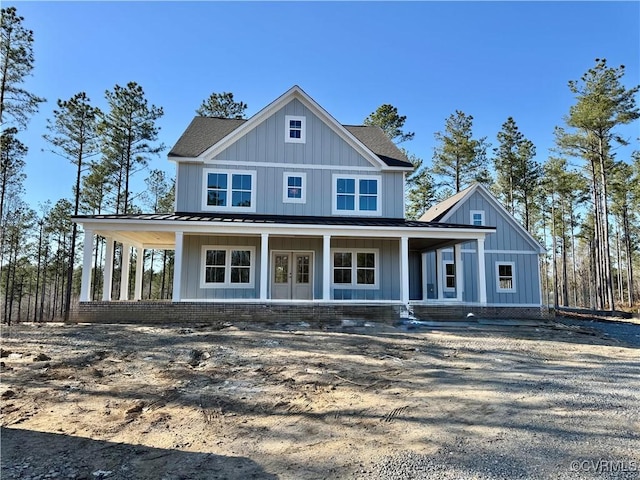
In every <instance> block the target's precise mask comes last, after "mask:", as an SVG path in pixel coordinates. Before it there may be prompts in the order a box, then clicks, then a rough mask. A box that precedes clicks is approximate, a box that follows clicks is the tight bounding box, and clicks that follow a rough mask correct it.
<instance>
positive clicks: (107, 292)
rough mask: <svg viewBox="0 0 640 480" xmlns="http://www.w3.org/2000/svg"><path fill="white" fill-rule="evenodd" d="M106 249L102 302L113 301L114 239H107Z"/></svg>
mask: <svg viewBox="0 0 640 480" xmlns="http://www.w3.org/2000/svg"><path fill="white" fill-rule="evenodd" d="M104 241H105V245H106V248H105V249H104V275H103V278H104V281H103V282H102V300H103V301H105V302H109V301H111V290H112V288H113V238H112V237H105V239H104Z"/></svg>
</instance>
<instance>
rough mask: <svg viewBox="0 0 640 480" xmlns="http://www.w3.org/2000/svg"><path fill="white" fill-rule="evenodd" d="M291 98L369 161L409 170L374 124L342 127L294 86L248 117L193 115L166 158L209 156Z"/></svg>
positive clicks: (400, 152) (400, 153) (399, 152)
mask: <svg viewBox="0 0 640 480" xmlns="http://www.w3.org/2000/svg"><path fill="white" fill-rule="evenodd" d="M294 98H296V99H298V100H299V101H301V102H302V103H303V104H304V105H305V106H306V107H307V108H309V110H311V111H312V112H313V113H314V114H315V115H316V116H318V117H319V118H320V119H321V120H323V121H324V123H325V124H326V125H328V126H329V128H331V129H332V130H333V131H334V132H335V133H337V134H338V135H339V136H340V137H342V138H343V140H345V141H346V142H347V143H348V144H350V145H351V146H352V147H353V148H354V149H356V150H357V151H358V153H360V154H361V155H363V156H364V157H365V158H368V159H369V160H370V161H371V162H372V163H374V164H377V165H379V166H380V167H382V168H385V167H386V168H389V167H390V168H401V169H407V170H408V169H413V165H412V164H411V162H409V160H408V159H407V157H406V155H405V154H404V153H403V152H402V151H401V150H400V149H399V148H398V147H397V146H396V145H395V144H394V143H393V142H392V141H391V140H390V139H389V138H388V137H387V136H386V135H385V134H384V132H383V131H382V129H381V128H380V127H376V126H366V125H362V126H345V125H341V124H340V123H338V122H337V121H336V120H335V119H334V118H333V117H332V116H331V115H330V114H329V113H328V112H327V111H326V110H324V109H323V108H322V107H321V106H320V105H318V104H317V103H316V102H315V101H314V100H313V99H312V98H311V97H309V96H308V95H307V94H306V93H305V92H303V91H302V89H301V88H300V87H298V86H297V85H296V86H294V87H292V88H291V89H289V90H288V91H287V92H286V93H284V94H283V95H281V96H280V97H278V98H277V99H276V100H275V101H273V102H272V103H270V104H269V105H267V106H266V107H265V108H263V109H262V110H260V111H259V112H258V113H256V114H255V115H254V116H253V117H251V118H250V119H248V120H245V119H227V118H218V117H195V118H194V119H193V120H192V121H191V123H190V124H189V126H188V127H187V129H186V130H185V132H184V133H183V134H182V135H181V136H180V138H179V139H178V141H177V142H176V144H175V145H174V146H173V148H172V149H171V151H170V152H169V155H168V156H169V158H195V157H199V156H204V155H210V156H213V155H215V154H217V153H219V152H221V151H222V150H224V149H225V148H227V147H228V146H229V145H230V144H232V143H233V142H235V141H236V140H237V139H238V138H240V137H241V136H242V135H244V134H246V133H247V132H249V131H250V130H251V129H253V128H255V127H256V126H257V125H259V124H260V123H262V122H263V121H264V120H266V119H267V118H268V117H269V116H270V115H271V114H273V113H275V112H276V111H277V110H278V109H280V108H282V107H283V106H284V105H286V104H287V103H288V102H290V101H291V100H293V99H294Z"/></svg>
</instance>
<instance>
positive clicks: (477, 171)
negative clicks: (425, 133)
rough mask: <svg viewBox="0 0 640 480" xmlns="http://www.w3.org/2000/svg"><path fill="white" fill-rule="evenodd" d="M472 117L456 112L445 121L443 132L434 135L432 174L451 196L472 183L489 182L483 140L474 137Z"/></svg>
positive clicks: (486, 145)
mask: <svg viewBox="0 0 640 480" xmlns="http://www.w3.org/2000/svg"><path fill="white" fill-rule="evenodd" d="M472 129H473V117H472V116H471V115H466V114H465V113H464V112H461V111H460V110H456V112H455V114H452V115H450V116H449V118H447V120H446V122H445V131H444V133H443V132H437V133H436V134H435V138H436V141H437V142H438V146H436V148H435V151H434V154H433V169H432V172H433V174H434V175H436V176H437V177H439V178H440V182H439V183H438V186H439V187H443V186H444V187H448V188H450V189H451V190H453V191H454V193H457V192H459V191H460V190H463V189H464V188H466V187H467V186H469V185H470V184H471V183H473V182H480V183H484V184H487V183H489V182H490V181H491V177H490V175H489V171H488V168H487V164H488V161H487V147H488V144H487V143H486V138H480V139H474V138H473V132H472Z"/></svg>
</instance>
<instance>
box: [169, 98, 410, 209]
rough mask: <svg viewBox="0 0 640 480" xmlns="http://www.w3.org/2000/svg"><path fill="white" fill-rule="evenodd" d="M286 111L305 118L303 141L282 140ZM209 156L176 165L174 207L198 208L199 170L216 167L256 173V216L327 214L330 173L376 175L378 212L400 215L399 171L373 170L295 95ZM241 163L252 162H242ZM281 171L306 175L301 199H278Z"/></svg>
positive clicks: (201, 191)
mask: <svg viewBox="0 0 640 480" xmlns="http://www.w3.org/2000/svg"><path fill="white" fill-rule="evenodd" d="M286 115H301V116H305V118H306V142H305V143H286V142H285V141H284V139H285V116H286ZM209 160H212V162H207V163H204V164H202V163H199V162H179V163H178V165H177V169H178V172H177V176H176V178H177V190H176V195H177V198H176V211H178V212H202V211H203V208H202V201H203V197H204V195H205V191H204V183H203V170H204V169H211V168H212V169H218V168H219V169H221V170H225V169H226V170H248V171H255V172H256V186H255V189H256V190H255V191H256V210H255V212H254V213H257V214H265V215H309V216H331V215H332V213H333V212H332V206H333V191H334V185H333V174H336V173H339V174H344V175H351V176H357V175H373V176H378V177H380V185H379V194H378V195H379V197H378V198H379V202H380V206H381V215H380V216H382V217H389V218H402V217H403V215H404V188H403V187H404V173H403V172H401V171H390V172H381V171H379V170H378V168H377V167H376V166H374V165H373V164H372V163H371V162H369V160H367V159H366V158H364V157H363V156H362V155H360V154H359V153H358V152H357V151H356V150H354V149H353V148H352V147H351V146H350V145H349V144H348V143H347V142H346V141H345V140H344V139H342V138H341V137H340V136H339V135H337V134H336V133H335V132H334V131H333V130H332V129H331V128H329V127H328V126H327V125H326V124H325V123H324V122H323V121H322V120H321V119H319V118H318V117H316V116H315V115H314V114H313V113H311V111H310V110H308V109H307V108H306V107H305V106H304V105H303V104H302V103H301V102H300V101H299V100H297V99H294V100H292V101H291V102H289V103H288V104H287V105H285V106H284V107H283V108H282V109H280V110H279V111H278V112H276V113H275V114H274V115H272V116H271V117H269V118H267V119H266V120H265V121H264V122H262V123H261V124H259V125H257V126H256V127H255V128H254V129H252V130H251V131H249V132H247V134H246V135H244V136H243V137H242V138H240V139H238V140H237V141H236V142H235V143H233V144H232V145H231V146H229V147H228V148H227V149H225V150H223V151H222V152H221V153H220V154H219V155H216V156H215V157H214V158H213V159H209ZM243 162H244V163H246V162H251V163H252V164H251V165H242V163H243ZM261 163H264V164H265V165H264V166H261V165H260V164H261ZM285 172H292V173H296V172H299V173H305V174H306V188H307V192H306V203H286V202H283V199H282V191H283V182H284V173H285ZM207 211H211V210H207Z"/></svg>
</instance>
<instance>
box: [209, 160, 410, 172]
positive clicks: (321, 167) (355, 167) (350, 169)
mask: <svg viewBox="0 0 640 480" xmlns="http://www.w3.org/2000/svg"><path fill="white" fill-rule="evenodd" d="M198 163H202V164H204V165H215V166H220V168H234V167H275V168H287V169H289V170H291V169H297V168H299V169H301V170H336V171H345V172H379V171H380V169H379V168H375V167H362V166H358V165H353V166H348V165H313V164H308V165H307V164H304V165H303V164H295V163H285V162H245V161H235V160H228V159H224V160H221V159H214V160H198ZM230 165H233V167H230ZM386 170H395V171H405V170H407V169H406V168H405V167H389V168H387V169H386Z"/></svg>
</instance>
